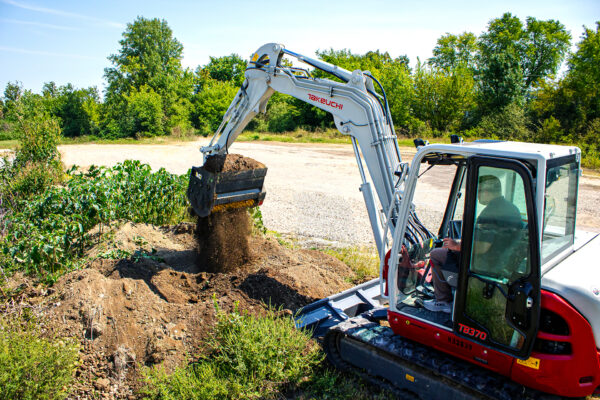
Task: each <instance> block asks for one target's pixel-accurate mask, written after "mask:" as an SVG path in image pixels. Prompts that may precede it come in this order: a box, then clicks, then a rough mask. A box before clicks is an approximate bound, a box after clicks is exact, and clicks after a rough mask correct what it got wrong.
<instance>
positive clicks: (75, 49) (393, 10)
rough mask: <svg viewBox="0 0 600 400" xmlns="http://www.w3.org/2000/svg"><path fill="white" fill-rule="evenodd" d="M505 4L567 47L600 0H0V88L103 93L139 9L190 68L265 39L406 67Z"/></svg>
mask: <svg viewBox="0 0 600 400" xmlns="http://www.w3.org/2000/svg"><path fill="white" fill-rule="evenodd" d="M485 3H489V4H485ZM505 12H510V13H512V14H513V15H515V16H517V17H519V18H520V19H521V20H522V21H523V22H524V21H525V19H526V18H527V17H529V16H531V17H534V18H536V19H538V20H548V19H555V20H558V21H560V22H561V23H562V24H563V25H565V27H566V28H567V30H568V31H570V33H571V36H572V44H573V49H574V45H575V44H576V43H577V42H578V41H579V40H580V37H581V35H582V33H583V26H584V25H585V26H587V27H588V28H592V29H595V23H596V21H598V20H600V0H562V1H559V0H518V1H515V0H503V1H487V2H486V1H481V0H475V1H467V0H455V1H447V0H428V1H415V0H410V1H405V0H396V1H392V0H390V1H387V0H371V1H360V2H359V1H354V0H345V1H336V2H327V1H313V0H303V1H281V0H279V1H250V0H239V1H238V0H232V1H228V0H220V1H219V0H212V1H205V0H195V1H192V0H169V1H165V0H161V1H157V0H120V1H115V0H103V1H89V0H77V1H76V0H48V1H43V0H0V94H1V93H3V92H4V88H5V87H6V84H7V83H8V82H15V81H18V82H21V83H22V84H23V86H24V87H25V88H26V89H30V90H32V91H33V92H36V93H39V92H41V90H42V85H43V84H44V83H45V82H50V81H54V82H55V83H56V84H57V85H59V86H60V85H65V84H67V83H71V84H73V85H74V86H75V87H77V88H87V87H90V86H96V87H97V88H98V89H99V90H100V91H101V92H102V90H103V89H104V88H105V79H104V76H103V75H104V68H107V67H110V66H111V63H110V61H109V60H108V59H107V57H108V56H109V55H111V54H116V53H118V51H119V49H120V44H119V40H121V38H122V34H123V32H124V31H125V29H126V28H127V24H128V23H132V22H134V21H135V20H136V18H137V17H140V16H141V17H145V18H160V19H164V20H166V21H167V23H168V25H169V27H170V28H171V29H172V30H173V35H174V37H175V38H177V40H179V41H180V42H181V43H182V44H183V47H184V55H183V61H182V63H183V66H184V67H189V68H192V69H196V67H198V66H199V65H206V64H207V63H208V62H209V61H210V58H209V57H210V56H213V57H220V56H225V55H229V54H232V53H236V54H238V55H240V56H241V57H242V58H244V59H248V58H249V57H250V55H251V54H252V53H253V52H254V51H255V50H256V49H258V48H259V47H260V46H261V45H263V44H265V43H269V42H278V43H282V44H283V45H285V47H286V48H287V49H289V50H292V51H294V52H297V53H301V54H304V55H306V56H309V57H315V51H317V50H326V49H330V48H333V49H335V50H341V49H348V50H350V51H352V52H353V53H358V54H363V53H365V52H367V51H369V50H380V51H382V52H385V51H387V52H389V53H390V55H391V56H392V57H398V56H401V55H407V56H408V57H409V59H410V62H411V65H413V66H414V65H415V64H416V62H417V58H419V59H420V60H421V61H425V60H427V59H428V58H429V57H431V55H432V50H433V48H434V47H435V45H436V41H437V39H438V38H439V37H441V36H442V35H444V34H446V33H453V34H460V33H462V32H465V31H466V32H473V33H475V34H476V35H480V34H481V33H482V32H484V31H486V28H487V25H488V23H489V21H490V20H492V19H494V18H498V17H500V16H501V15H502V14H503V13H505Z"/></svg>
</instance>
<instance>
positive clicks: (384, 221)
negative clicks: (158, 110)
mask: <svg viewBox="0 0 600 400" xmlns="http://www.w3.org/2000/svg"><path fill="white" fill-rule="evenodd" d="M284 56H285V57H289V58H291V59H292V61H293V63H290V62H282V59H283V57H284ZM299 64H300V65H306V67H304V68H303V67H299V66H290V65H299ZM315 70H320V71H324V72H326V73H328V74H329V75H331V79H325V78H319V77H315V76H313V73H314V71H315ZM275 92H280V93H284V94H287V95H291V96H293V97H295V98H297V99H299V100H301V101H304V102H306V103H308V104H310V105H313V106H315V107H317V108H319V109H321V110H324V111H327V112H329V113H330V114H331V115H332V116H333V121H334V123H335V126H336V127H337V129H338V130H339V131H340V132H341V133H342V134H343V135H347V136H349V137H350V140H351V142H352V146H353V149H354V153H355V156H356V161H357V165H358V173H359V174H360V177H361V181H362V183H361V185H360V187H359V190H360V191H361V193H362V195H363V197H364V201H365V204H366V209H367V213H368V217H369V220H370V224H371V228H372V231H373V235H374V242H375V245H376V248H377V251H378V253H379V256H380V264H379V270H380V274H379V277H378V278H376V279H373V280H371V281H369V282H366V283H363V284H361V285H358V286H356V287H354V288H352V289H349V290H346V291H344V292H342V293H338V294H335V295H332V296H330V297H328V298H325V299H322V300H319V301H317V302H315V303H313V304H310V305H308V306H305V307H304V308H302V309H301V310H300V311H299V312H298V313H297V315H296V316H295V322H296V326H297V327H298V328H299V329H307V330H310V332H312V334H313V336H314V337H315V338H317V339H318V340H319V341H320V342H321V343H322V345H323V348H324V351H325V353H326V354H327V358H328V359H329V361H331V363H332V364H333V365H334V366H336V367H338V368H340V369H343V370H351V371H354V372H355V373H357V374H359V375H361V376H363V377H364V378H366V379H368V380H370V381H372V382H375V383H376V384H378V385H380V386H381V387H385V388H389V389H391V390H393V391H394V392H395V393H396V394H397V395H398V396H399V397H405V398H423V399H436V398H444V399H469V398H473V399H476V398H477V399H480V398H488V399H550V398H564V397H585V396H590V395H597V394H599V393H600V350H599V349H600V269H599V268H598V264H596V263H597V261H594V259H595V257H597V256H598V254H599V253H600V235H597V234H594V233H587V232H581V231H577V232H576V230H575V220H576V209H577V192H578V185H579V177H580V175H581V171H582V170H581V166H580V160H581V151H580V150H579V149H578V148H577V147H571V146H558V145H546V144H533V143H516V142H508V141H492V140H475V141H473V142H464V141H463V140H462V138H459V137H457V136H453V137H452V140H451V143H450V144H429V143H427V142H425V141H423V140H415V145H416V148H417V151H416V154H415V156H414V158H413V160H412V162H411V163H410V164H409V163H407V162H403V161H402V159H401V156H400V149H399V147H398V141H397V137H396V134H395V129H394V125H393V121H392V119H391V117H390V108H389V105H388V101H387V98H386V95H385V91H384V88H383V87H382V85H381V84H380V83H379V82H378V80H377V79H376V78H375V77H374V76H373V75H372V74H371V73H369V72H368V71H360V70H355V71H352V72H351V71H347V70H345V69H343V68H340V67H338V66H335V65H331V64H329V63H326V62H324V61H322V60H317V59H312V58H310V57H306V56H303V55H301V54H298V53H295V52H293V51H290V50H288V49H286V48H285V47H284V46H283V45H281V44H277V43H268V44H265V45H263V46H262V47H260V48H259V49H258V50H257V51H256V52H254V53H253V54H252V56H251V58H250V61H249V64H248V67H247V69H246V71H245V81H244V83H243V84H242V86H241V88H240V89H239V91H238V93H237V95H236V96H235V98H234V100H233V101H232V103H231V105H230V106H229V108H228V109H227V111H226V113H225V115H224V117H223V122H222V123H221V125H220V126H219V128H218V129H217V131H216V132H215V135H214V137H213V138H212V140H211V142H210V143H209V145H208V146H205V147H202V148H201V152H202V153H203V155H204V161H205V163H206V160H208V159H210V157H214V156H219V155H220V156H222V155H224V154H227V152H228V149H229V148H230V146H231V145H232V143H233V142H234V141H235V140H236V138H237V137H238V135H239V134H240V133H241V132H242V130H243V129H244V127H245V126H246V125H247V124H248V122H249V121H250V120H251V119H252V118H253V117H254V116H255V115H256V114H258V113H259V112H265V110H266V106H267V102H268V100H269V98H270V97H271V95H272V94H273V93H275ZM431 168H439V169H441V170H442V171H444V173H445V174H446V176H447V182H448V186H449V189H448V198H447V203H446V208H445V210H444V211H443V217H442V219H441V223H440V226H439V227H436V228H437V233H433V231H432V230H430V229H429V228H428V227H426V226H425V225H424V224H423V223H422V222H421V221H420V220H419V218H418V217H417V213H416V208H417V207H416V206H415V204H414V202H413V201H414V199H415V194H416V193H418V192H419V188H420V187H422V186H420V185H422V176H423V174H425V173H426V172H427V171H428V170H429V169H431ZM265 174H266V169H260V170H258V171H244V172H243V175H242V173H236V172H225V173H223V174H219V173H212V172H208V171H206V170H204V169H203V168H202V167H194V168H193V169H192V172H191V175H190V184H189V189H188V198H189V200H190V203H191V204H192V207H193V208H194V210H195V211H196V213H197V214H198V215H201V216H206V215H209V214H210V213H211V212H219V210H223V209H226V208H227V207H228V206H232V207H236V206H239V205H241V206H253V205H256V204H259V203H261V202H262V200H263V199H264V197H265V192H264V190H263V182H264V177H265ZM490 176H492V177H493V179H494V180H495V181H497V182H499V185H498V190H500V191H501V193H500V194H501V196H502V197H503V199H504V201H505V202H508V203H510V208H511V210H513V211H512V212H513V214H514V213H516V215H517V217H516V218H512V219H513V220H515V221H516V222H515V223H512V224H510V225H508V224H505V225H501V224H500V225H499V224H490V223H487V224H486V223H483V221H481V220H483V219H484V218H483V216H484V214H486V213H487V214H489V212H487V211H486V203H488V202H487V201H484V198H483V196H484V193H485V192H486V188H485V187H484V183H483V182H484V181H485V179H489V177H490ZM505 208H506V207H505ZM501 212H503V211H502V207H499V208H498V210H496V214H498V213H501ZM499 218H500V219H502V216H501V215H500V217H499ZM510 218H511V217H509V216H508V215H507V216H506V219H510ZM500 231H502V232H500ZM490 235H491V238H492V239H487V240H488V241H489V240H491V241H492V245H491V246H492V247H495V249H496V250H495V252H494V253H493V256H492V257H490V256H487V257H485V256H483V255H482V254H481V249H480V247H481V245H480V243H481V241H482V240H484V239H482V238H485V237H488V238H489V237H490ZM445 238H452V239H453V240H455V241H456V242H457V243H460V251H457V252H456V255H457V256H456V259H457V260H456V266H455V268H454V269H453V270H450V269H449V270H448V271H446V270H444V269H445V268H446V267H445V265H444V266H442V267H441V269H442V272H443V278H442V279H443V280H445V282H446V283H447V284H448V285H449V286H450V289H451V296H452V298H453V301H452V303H451V308H450V310H446V311H450V312H444V311H441V312H435V311H430V309H428V308H426V307H423V306H424V303H425V302H426V301H427V300H428V299H430V298H432V297H433V296H435V290H436V288H435V287H434V284H433V283H432V282H433V279H432V278H433V273H434V272H435V271H433V269H434V268H433V264H432V262H431V260H430V257H431V253H432V252H433V251H434V250H435V249H437V248H439V247H440V246H441V245H442V243H443V240H444V239H445ZM488 248H489V246H488Z"/></svg>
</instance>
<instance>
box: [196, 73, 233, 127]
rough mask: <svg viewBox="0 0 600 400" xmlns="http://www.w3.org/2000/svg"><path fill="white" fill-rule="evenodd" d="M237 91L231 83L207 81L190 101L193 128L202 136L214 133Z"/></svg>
mask: <svg viewBox="0 0 600 400" xmlns="http://www.w3.org/2000/svg"><path fill="white" fill-rule="evenodd" d="M237 91H238V88H237V87H235V86H233V84H232V83H231V82H223V81H217V80H214V79H213V80H210V79H209V81H208V82H207V83H206V84H205V85H204V87H203V89H202V91H200V92H199V93H197V94H195V95H194V97H193V99H192V104H193V111H192V124H193V125H194V127H195V128H196V129H198V130H199V131H200V133H201V134H203V135H204V136H206V135H208V134H211V133H213V132H214V131H216V130H217V128H218V127H219V124H220V123H221V121H222V120H223V115H224V114H225V111H227V108H228V107H229V104H231V101H232V100H233V98H234V97H235V94H236V93H237Z"/></svg>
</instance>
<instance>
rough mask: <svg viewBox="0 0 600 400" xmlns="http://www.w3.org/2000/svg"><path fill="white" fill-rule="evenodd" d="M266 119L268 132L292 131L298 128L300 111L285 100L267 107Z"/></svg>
mask: <svg viewBox="0 0 600 400" xmlns="http://www.w3.org/2000/svg"><path fill="white" fill-rule="evenodd" d="M267 118H268V123H267V126H268V129H269V131H270V132H277V133H281V132H287V131H293V130H294V129H296V128H297V127H298V120H299V118H300V110H298V109H297V108H296V107H295V106H294V105H293V104H290V103H288V102H287V101H285V100H283V101H278V102H276V103H274V104H272V105H271V106H270V107H269V110H268V111H267Z"/></svg>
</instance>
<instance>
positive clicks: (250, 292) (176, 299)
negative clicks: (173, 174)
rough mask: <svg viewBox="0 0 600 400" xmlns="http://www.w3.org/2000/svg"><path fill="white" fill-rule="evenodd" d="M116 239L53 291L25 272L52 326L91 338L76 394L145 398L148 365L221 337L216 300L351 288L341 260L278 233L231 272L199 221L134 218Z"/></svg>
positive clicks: (249, 307) (254, 243)
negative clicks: (204, 246)
mask: <svg viewBox="0 0 600 400" xmlns="http://www.w3.org/2000/svg"><path fill="white" fill-rule="evenodd" d="M110 237H111V240H110V241H109V242H105V243H100V244H98V245H96V246H94V247H93V248H91V249H89V251H88V252H87V255H88V256H89V257H91V258H92V261H91V262H90V263H89V265H88V268H85V269H82V270H78V271H73V272H71V273H69V274H66V275H64V276H63V277H61V278H60V279H59V280H58V282H57V283H56V284H55V285H54V286H53V287H52V288H50V289H46V288H43V287H42V286H37V287H36V286H33V285H32V283H31V282H30V281H27V279H26V278H24V277H22V276H19V277H18V278H17V279H18V280H20V281H21V283H19V284H21V285H24V287H26V289H25V290H24V291H23V298H22V302H23V303H24V304H25V303H26V304H28V306H29V307H33V308H34V309H36V310H38V312H39V313H40V314H41V315H42V317H43V320H44V321H45V322H44V326H45V328H46V329H47V331H48V332H51V333H52V334H55V335H58V336H61V337H65V336H70V337H74V338H76V339H77V340H79V341H80V342H81V343H82V352H81V360H82V362H83V365H82V366H81V367H80V368H78V370H77V383H76V384H75V387H74V390H73V392H72V393H71V396H72V397H73V398H82V399H89V398H109V399H112V398H119V399H120V398H135V393H136V389H137V388H138V387H139V385H140V382H141V377H140V374H141V369H142V368H143V367H144V366H152V365H162V366H164V367H165V368H166V369H167V370H171V369H173V368H175V367H176V366H178V365H182V364H183V363H185V362H187V361H189V360H190V359H194V357H196V356H197V355H199V354H200V353H201V352H202V350H203V344H204V343H205V340H206V339H207V338H208V337H209V336H210V335H211V332H212V328H213V325H214V322H215V303H216V304H218V307H219V308H220V309H221V310H224V311H232V310H233V309H234V308H236V307H237V309H238V310H240V311H243V312H249V313H251V314H254V315H260V314H261V313H263V312H264V310H265V309H266V307H267V305H269V304H270V305H271V306H273V307H276V308H280V309H282V313H284V314H286V315H289V314H291V313H293V312H294V311H295V310H297V309H298V308H300V307H302V306H304V305H306V304H308V303H310V302H312V301H314V300H317V299H320V298H323V297H326V296H328V295H331V294H333V293H337V292H340V291H342V290H345V289H347V288H349V287H350V286H351V285H350V284H349V283H348V282H347V281H346V280H345V278H347V277H349V276H351V275H352V272H351V270H350V269H349V268H348V266H346V265H345V264H344V263H342V262H340V261H339V260H337V259H335V258H333V257H331V256H328V255H326V254H323V253H320V252H317V251H311V250H298V249H290V248H287V247H285V246H282V245H281V244H280V243H279V242H278V241H277V240H275V239H273V238H269V237H254V236H250V237H249V238H248V240H249V251H250V257H249V259H248V261H247V262H246V263H245V264H242V265H237V266H235V267H234V268H230V269H229V272H222V271H221V272H208V271H207V268H206V267H205V266H203V265H202V264H201V262H199V260H198V252H197V247H196V246H197V242H196V234H195V226H194V224H191V223H187V224H181V225H177V226H175V227H155V226H152V225H146V224H133V223H126V224H124V225H122V226H120V227H119V228H117V229H115V230H114V231H113V232H112V233H111V234H110ZM23 282H25V283H23Z"/></svg>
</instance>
